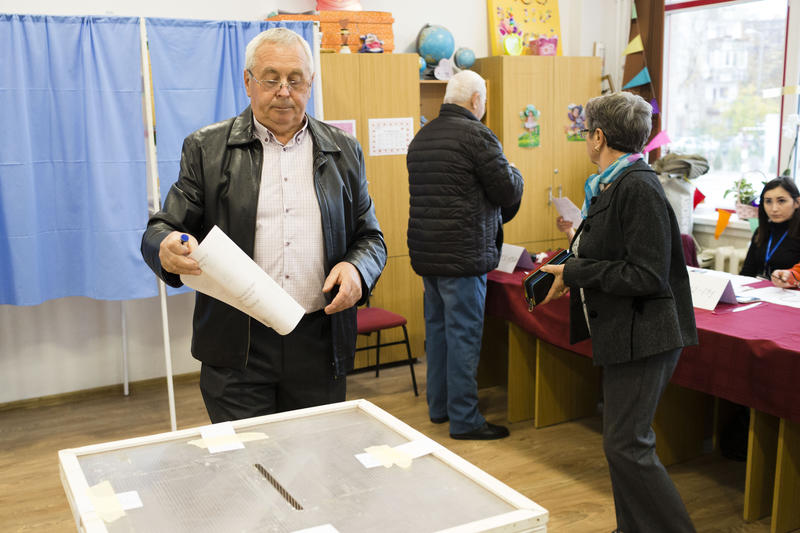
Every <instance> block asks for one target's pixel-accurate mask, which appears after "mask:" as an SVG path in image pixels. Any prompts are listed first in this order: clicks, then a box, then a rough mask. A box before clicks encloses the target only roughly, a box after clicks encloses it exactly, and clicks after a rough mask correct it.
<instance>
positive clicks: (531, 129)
mask: <svg viewBox="0 0 800 533" xmlns="http://www.w3.org/2000/svg"><path fill="white" fill-rule="evenodd" d="M539 115H540V112H539V110H538V109H536V106H534V105H533V104H528V105H526V106H525V108H524V109H523V110H522V111H521V112H520V114H519V118H520V120H522V127H523V128H524V129H525V132H524V133H523V134H522V135H520V136H519V137H517V144H518V145H519V147H520V148H536V147H537V146H539Z"/></svg>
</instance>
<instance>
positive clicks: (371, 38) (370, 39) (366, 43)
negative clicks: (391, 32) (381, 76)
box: [358, 33, 383, 54]
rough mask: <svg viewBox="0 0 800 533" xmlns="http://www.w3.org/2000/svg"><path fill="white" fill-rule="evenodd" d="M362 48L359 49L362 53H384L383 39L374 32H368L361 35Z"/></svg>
mask: <svg viewBox="0 0 800 533" xmlns="http://www.w3.org/2000/svg"><path fill="white" fill-rule="evenodd" d="M360 38H361V48H359V49H358V51H359V52H360V53H365V52H366V53H373V54H382V53H383V41H381V40H380V39H378V36H377V35H375V34H374V33H368V34H366V35H362V36H361V37H360Z"/></svg>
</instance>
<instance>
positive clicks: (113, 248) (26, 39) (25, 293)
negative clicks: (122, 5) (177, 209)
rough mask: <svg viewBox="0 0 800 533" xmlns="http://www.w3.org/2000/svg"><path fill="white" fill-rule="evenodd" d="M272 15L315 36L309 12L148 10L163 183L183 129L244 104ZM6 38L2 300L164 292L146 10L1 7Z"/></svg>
mask: <svg viewBox="0 0 800 533" xmlns="http://www.w3.org/2000/svg"><path fill="white" fill-rule="evenodd" d="M276 25H281V26H287V27H290V28H291V29H293V30H295V31H297V32H298V33H300V34H301V35H303V36H304V37H305V38H306V39H307V40H308V41H309V43H313V26H312V23H310V22H281V23H276V22H269V23H268V22H233V21H185V20H167V19H147V21H146V26H147V31H148V40H149V45H150V46H149V50H150V56H151V61H152V78H153V88H154V107H155V111H156V112H155V114H156V120H155V122H156V132H157V136H156V141H157V153H158V158H159V161H160V164H159V171H160V179H161V186H160V187H161V192H162V195H165V194H166V192H167V191H168V190H169V186H170V185H171V184H172V183H173V182H174V181H175V179H176V178H177V173H178V161H179V158H180V149H181V145H182V142H183V139H184V137H186V135H188V134H189V133H191V132H192V131H194V130H195V129H197V128H199V127H201V126H204V125H206V124H210V123H213V122H216V121H218V120H223V119H225V118H228V117H231V116H234V115H236V114H238V113H239V112H241V111H242V110H243V109H244V108H245V107H246V106H247V103H248V100H247V95H246V93H245V90H244V87H243V79H242V72H243V70H244V48H245V45H246V44H247V42H248V40H249V39H251V38H252V37H253V36H255V35H256V34H257V33H258V32H260V31H262V30H264V29H267V28H269V27H272V26H276ZM0 49H2V50H4V51H5V52H4V59H3V61H0V116H2V117H3V127H2V128H0V304H12V305H36V304H39V303H42V302H44V301H46V300H50V299H54V298H61V297H66V296H86V297H89V298H95V299H108V300H125V299H133V298H143V297H150V296H155V295H157V293H158V288H157V285H156V283H155V282H154V278H153V274H152V272H150V270H149V269H148V268H147V266H146V265H145V264H144V262H143V260H142V258H141V255H140V253H139V244H140V240H141V236H142V232H143V231H144V228H145V225H146V223H147V216H148V205H147V176H146V168H145V167H146V165H145V163H146V162H145V133H144V126H143V122H144V121H143V116H142V82H141V57H140V38H139V19H137V18H126V17H51V16H26V15H0ZM311 106H312V102H309V111H310V112H313V109H311ZM162 158H163V159H162Z"/></svg>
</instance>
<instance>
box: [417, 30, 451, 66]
mask: <svg viewBox="0 0 800 533" xmlns="http://www.w3.org/2000/svg"><path fill="white" fill-rule="evenodd" d="M454 49H455V41H454V40H453V34H451V33H450V32H449V31H448V29H447V28H445V27H444V26H435V25H432V24H426V25H425V26H424V27H423V28H422V29H421V30H420V32H419V35H418V36H417V53H418V54H419V55H421V56H422V58H423V59H424V60H425V62H426V63H427V64H428V65H436V64H437V63H439V60H440V59H446V58H449V57H450V56H451V55H453V50H454Z"/></svg>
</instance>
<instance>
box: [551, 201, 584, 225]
mask: <svg viewBox="0 0 800 533" xmlns="http://www.w3.org/2000/svg"><path fill="white" fill-rule="evenodd" d="M553 204H554V205H555V206H556V211H558V214H559V215H561V216H562V217H564V220H569V221H570V222H572V227H573V228H575V229H578V226H580V225H581V222H583V215H581V210H580V209H578V206H576V205H575V204H573V203H572V200H570V199H569V198H567V197H566V196H560V197H558V198H553Z"/></svg>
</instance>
